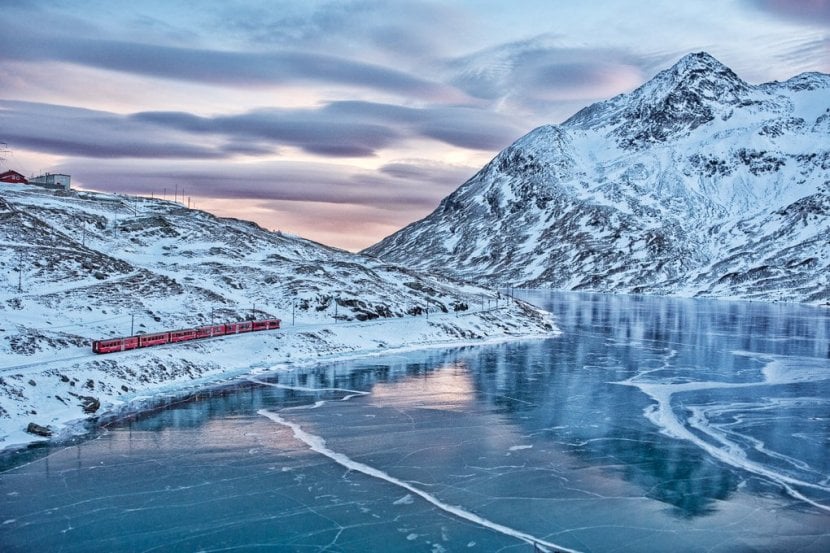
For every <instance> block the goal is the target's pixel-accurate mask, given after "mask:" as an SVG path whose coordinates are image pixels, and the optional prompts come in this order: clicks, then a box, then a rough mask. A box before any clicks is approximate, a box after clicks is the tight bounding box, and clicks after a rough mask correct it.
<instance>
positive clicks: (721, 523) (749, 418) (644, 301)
mask: <svg viewBox="0 0 830 553" xmlns="http://www.w3.org/2000/svg"><path fill="white" fill-rule="evenodd" d="M525 297H526V298H527V299H530V300H532V301H533V302H534V303H536V304H538V305H541V306H542V307H545V308H546V309H549V310H551V311H552V312H553V313H554V314H555V316H556V319H557V322H558V324H559V326H560V327H561V329H562V331H563V334H562V336H560V337H557V338H553V339H549V340H539V341H528V342H516V343H509V344H502V345H494V346H487V347H480V348H466V349H455V350H432V351H424V352H417V353H408V354H405V355H394V356H391V355H390V356H388V357H376V358H373V359H370V360H362V361H353V362H348V363H338V364H333V365H327V366H321V367H317V368H312V369H291V370H282V371H275V372H272V373H263V374H260V375H257V376H256V377H255V378H254V377H252V378H251V379H249V380H247V381H245V382H241V383H239V384H238V385H234V386H228V387H226V388H223V389H222V390H216V391H214V392H212V393H210V394H202V396H201V397H199V398H190V399H188V400H187V401H179V402H177V403H173V404H171V405H169V406H167V407H165V408H163V409H159V410H157V411H155V412H153V413H148V414H144V415H141V416H139V417H135V418H133V419H131V420H125V421H121V422H119V423H117V424H114V425H112V426H110V427H109V428H108V429H106V430H102V431H100V432H97V433H95V434H94V435H92V436H91V437H90V438H89V439H84V440H82V441H80V442H78V443H77V444H73V445H70V446H63V447H52V448H41V449H37V450H34V451H30V452H26V453H25V454H16V455H13V456H9V455H7V456H5V457H4V458H0V463H2V473H0V497H1V498H2V499H1V500H0V551H3V552H16V551H63V552H83V553H89V552H95V551H135V552H139V551H141V552H145V551H303V552H304V551H309V552H322V551H332V552H336V551H348V552H363V551H383V552H396V551H428V552H442V551H488V552H490V551H505V552H513V551H515V552H528V553H530V552H532V551H533V550H534V546H533V545H531V543H533V542H536V543H537V544H538V547H539V549H541V550H548V551H552V550H560V551H567V550H573V551H592V552H609V551H614V552H644V551H659V552H665V551H673V552H678V551H690V552H691V551H695V552H697V551H699V552H724V553H725V552H735V551H739V552H749V551H759V552H760V551H763V552H778V551H781V552H785V551H786V552H789V551H800V552H816V553H818V552H827V551H830V310H826V309H817V308H810V307H803V306H794V305H767V304H758V303H730V302H716V301H695V300H678V299H663V298H644V297H615V296H603V295H592V294H566V293H547V292H545V293H542V292H537V293H527V294H525Z"/></svg>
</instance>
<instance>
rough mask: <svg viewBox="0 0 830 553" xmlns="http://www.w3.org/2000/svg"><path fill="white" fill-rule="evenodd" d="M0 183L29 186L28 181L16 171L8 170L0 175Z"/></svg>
mask: <svg viewBox="0 0 830 553" xmlns="http://www.w3.org/2000/svg"><path fill="white" fill-rule="evenodd" d="M0 182H13V183H15V184H29V181H28V180H27V179H26V177H24V176H23V175H21V174H20V173H18V172H17V171H12V170H8V171H6V172H5V173H0Z"/></svg>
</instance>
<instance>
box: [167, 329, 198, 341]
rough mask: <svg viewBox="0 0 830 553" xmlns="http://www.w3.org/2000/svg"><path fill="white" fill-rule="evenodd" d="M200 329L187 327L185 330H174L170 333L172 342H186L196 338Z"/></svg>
mask: <svg viewBox="0 0 830 553" xmlns="http://www.w3.org/2000/svg"><path fill="white" fill-rule="evenodd" d="M197 333H198V331H197V330H196V329H195V328H186V329H184V330H174V331H172V332H171V333H170V341H171V342H184V341H186V340H195V339H196V338H197V337H198V336H197Z"/></svg>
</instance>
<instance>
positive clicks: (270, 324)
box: [252, 319, 281, 330]
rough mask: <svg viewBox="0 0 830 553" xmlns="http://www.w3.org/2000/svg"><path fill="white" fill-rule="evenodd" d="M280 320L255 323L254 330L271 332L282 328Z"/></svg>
mask: <svg viewBox="0 0 830 553" xmlns="http://www.w3.org/2000/svg"><path fill="white" fill-rule="evenodd" d="M280 322H281V321H280V320H279V319H265V320H262V321H253V325H252V330H271V329H275V328H279V327H280Z"/></svg>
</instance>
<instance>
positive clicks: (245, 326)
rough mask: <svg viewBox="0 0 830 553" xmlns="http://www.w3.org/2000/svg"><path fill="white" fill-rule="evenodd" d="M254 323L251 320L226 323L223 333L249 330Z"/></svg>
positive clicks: (237, 332)
mask: <svg viewBox="0 0 830 553" xmlns="http://www.w3.org/2000/svg"><path fill="white" fill-rule="evenodd" d="M253 327H254V325H253V323H252V322H251V321H240V322H236V323H228V324H226V325H225V334H239V333H240V332H250V331H251V329H253Z"/></svg>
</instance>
